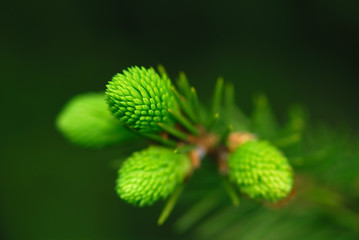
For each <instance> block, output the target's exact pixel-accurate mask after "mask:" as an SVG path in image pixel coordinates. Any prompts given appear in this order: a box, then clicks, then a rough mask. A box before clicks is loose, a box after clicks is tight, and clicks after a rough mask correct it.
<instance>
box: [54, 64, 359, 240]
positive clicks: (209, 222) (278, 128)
mask: <svg viewBox="0 0 359 240" xmlns="http://www.w3.org/2000/svg"><path fill="white" fill-rule="evenodd" d="M159 73H160V74H157V73H156V72H155V70H154V69H152V68H149V69H146V68H143V67H142V68H138V67H131V68H128V69H127V70H125V71H123V72H122V73H119V74H117V75H115V77H113V79H112V80H111V81H110V82H109V84H108V85H107V90H106V100H107V104H108V106H107V107H106V105H105V102H104V101H103V95H102V94H101V95H97V97H96V99H97V100H96V101H95V100H94V99H95V97H94V96H95V95H94V94H88V95H83V96H82V95H80V96H78V97H76V98H74V99H73V100H71V101H70V102H69V103H68V104H67V105H66V106H65V108H64V110H63V111H62V112H61V113H60V115H59V117H58V121H57V126H58V128H59V129H60V130H61V132H63V133H64V135H65V136H66V137H68V138H69V139H70V141H72V142H74V143H77V144H80V145H83V146H88V147H100V146H105V145H109V144H114V143H119V142H121V141H123V140H126V141H123V142H122V145H123V146H125V144H126V143H130V142H129V141H127V140H129V139H132V138H133V135H132V134H131V133H129V132H128V131H126V130H125V128H124V127H122V126H121V124H122V125H124V126H125V127H127V128H129V129H130V130H132V132H134V133H137V134H138V135H140V136H142V138H138V139H145V138H147V139H150V140H153V141H154V143H153V144H155V143H157V144H159V145H164V146H169V147H170V148H164V147H161V146H151V147H149V148H148V149H145V150H143V151H140V152H136V153H134V154H133V155H132V156H130V157H129V158H128V159H127V160H126V161H124V162H123V164H122V167H121V168H120V170H119V176H118V180H117V185H116V190H117V193H118V195H119V196H120V198H122V199H123V200H125V201H127V202H128V203H130V204H133V205H136V206H140V207H142V206H150V205H152V204H154V203H155V202H156V201H158V200H160V199H166V198H167V203H166V204H165V206H164V209H163V211H162V213H161V215H160V218H159V220H158V224H162V223H164V221H165V220H166V219H167V217H168V216H169V214H170V212H171V211H172V209H173V207H174V206H175V203H176V201H177V199H178V198H179V196H180V194H181V193H182V190H183V189H184V185H185V184H186V185H188V187H186V191H184V192H185V194H184V197H187V199H189V200H190V201H189V207H188V210H185V211H184V212H183V216H182V217H180V218H179V220H178V222H177V223H175V227H176V229H177V230H178V231H179V232H188V231H189V232H190V234H191V236H196V237H198V238H200V239H211V238H212V239H237V238H238V237H239V236H241V237H244V239H288V236H290V234H289V232H290V231H293V232H294V233H300V231H301V230H302V229H301V227H303V228H305V229H304V230H303V231H306V232H315V228H314V227H312V225H311V224H308V223H306V222H305V219H309V220H310V221H311V222H312V223H313V224H314V226H321V224H320V218H319V217H318V216H317V215H313V214H312V215H311V214H308V216H305V217H303V218H302V215H300V210H298V211H297V209H300V208H302V209H305V208H306V207H307V208H310V209H311V210H316V211H317V213H318V214H322V215H323V216H324V217H326V218H327V219H329V220H328V221H331V222H332V223H333V224H337V225H339V226H340V227H341V228H343V229H350V230H352V231H354V232H355V234H356V233H359V232H358V231H357V225H356V224H357V222H358V221H359V214H358V213H357V210H355V202H357V201H359V194H358V191H357V189H358V182H359V179H358V176H357V173H358V172H359V163H358V161H357V159H358V156H359V154H358V151H357V149H359V148H358V142H357V141H354V142H350V140H348V138H347V136H346V135H342V134H333V132H332V131H331V130H330V129H329V130H328V129H325V131H324V130H323V131H322V130H321V129H320V128H318V127H316V128H313V129H310V128H309V127H310V126H308V125H309V124H308V121H307V120H308V114H307V112H306V111H305V109H304V108H303V107H301V106H298V105H296V106H293V107H291V108H290V109H289V111H288V119H287V122H286V123H285V124H280V123H279V122H278V121H277V117H276V115H275V114H274V113H273V111H272V110H271V107H270V104H269V102H268V100H267V98H266V97H265V96H264V95H258V96H257V97H256V98H255V99H254V105H253V109H254V110H253V112H252V115H249V116H247V115H246V114H244V113H243V112H242V110H241V109H240V108H239V107H238V105H237V102H236V98H235V92H234V87H233V85H232V84H230V83H227V82H224V80H223V79H222V78H219V79H218V80H217V83H216V85H215V88H214V93H213V97H212V99H211V101H210V102H211V105H210V106H205V105H203V104H202V103H201V102H200V101H199V99H198V97H197V92H196V90H195V88H194V87H193V86H191V85H190V84H189V82H188V79H187V77H186V75H185V74H184V73H180V75H179V78H178V81H177V85H176V86H174V85H172V84H171V81H170V80H169V78H168V76H167V73H166V71H165V70H164V68H163V67H162V66H161V67H159ZM85 96H86V97H85ZM87 98H88V99H87ZM106 109H109V110H106ZM111 114H112V115H113V116H114V117H115V118H117V119H114V118H112V117H111ZM355 144H356V145H355ZM349 145H355V146H356V148H350V149H349V148H348V146H349ZM232 147H233V148H232ZM126 149H127V148H126ZM344 161H345V163H346V164H344ZM347 163H348V164H347ZM291 166H293V168H292V167H291ZM293 169H295V171H296V174H295V176H296V182H295V183H294V179H293V176H294V172H293ZM203 171H204V172H205V174H203ZM218 172H219V173H220V174H218ZM314 175H315V180H313V179H314V177H313V176H314ZM184 179H186V181H185V182H184ZM187 180H188V181H187ZM196 181H199V182H201V181H202V183H203V184H200V185H198V184H197V183H196ZM187 182H189V184H187ZM328 186H331V187H328ZM191 187H192V188H193V189H192V190H191ZM188 188H189V189H190V190H188ZM337 189H340V190H343V191H344V190H345V192H346V194H345V196H341V193H340V191H338V190H337ZM238 190H239V192H241V193H244V194H245V195H247V196H248V197H249V198H250V199H256V200H265V201H263V202H262V203H263V204H264V206H260V205H258V203H256V202H254V201H253V202H251V201H249V200H248V199H246V198H243V199H242V198H241V200H239V196H238ZM191 191H192V192H191ZM295 192H298V196H297V200H294V202H293V203H292V205H290V206H289V207H288V208H286V209H285V210H279V211H276V212H275V211H274V210H268V209H267V208H266V207H265V206H270V207H278V206H281V205H282V204H285V203H286V202H287V201H289V200H291V199H292V197H293V196H292V194H294V193H295ZM225 193H227V195H228V196H227V195H226V194H225ZM192 196H197V198H193V197H192ZM199 196H202V197H203V196H204V197H203V199H202V200H201V199H200V200H198V197H199ZM228 197H229V199H231V200H232V203H233V205H235V206H236V205H239V202H240V207H239V208H237V209H234V208H233V207H228ZM348 199H349V200H348ZM184 202H185V200H184ZM195 202H196V203H195ZM194 203H195V204H194ZM192 205H193V206H192ZM308 206H309V207H308ZM216 209H218V211H215V210H216ZM296 217H298V218H299V219H300V220H299V221H298V227H296V225H295V224H294V223H296ZM287 219H288V221H286V220H287ZM194 226H196V228H194ZM243 226H244V227H243ZM323 226H324V225H323ZM192 228H194V229H195V231H192V232H191V229H192ZM286 229H287V232H285V230H286ZM269 230H271V233H272V234H275V237H274V238H273V236H272V237H271V236H270V235H266V233H267V232H268V231H269ZM279 233H283V237H282V238H281V237H278V234H279ZM341 233H342V234H337V235H332V232H331V231H325V229H324V228H320V231H319V232H318V234H317V235H313V236H314V237H313V238H312V239H315V236H327V237H328V239H335V238H336V237H338V238H340V237H343V236H348V238H347V239H355V237H354V238H352V237H353V236H356V235H355V234H354V235H353V234H349V235H345V231H344V230H343V231H342V232H341ZM276 234H277V235H276ZM299 239H300V238H299Z"/></svg>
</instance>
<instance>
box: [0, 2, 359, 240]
mask: <svg viewBox="0 0 359 240" xmlns="http://www.w3.org/2000/svg"><path fill="white" fill-rule="evenodd" d="M0 12H1V14H0V20H1V23H2V27H1V37H0V48H1V51H0V54H1V55H0V68H1V73H0V74H1V88H0V99H1V104H2V113H3V114H2V116H1V121H2V124H1V126H2V130H1V145H0V239H6V240H8V239H14V240H15V239H37V240H39V239H54V240H65V239H66V240H72V239H73V240H80V239H86V240H97V239H98V240H100V239H101V240H106V239H108V240H113V239H182V238H186V239H191V238H193V239H208V238H210V237H213V236H217V237H215V239H231V237H232V238H233V239H264V238H262V237H263V236H262V237H261V235H258V232H257V233H256V232H255V231H249V230H248V232H246V231H244V232H243V234H244V235H245V236H244V235H243V236H244V237H243V238H239V237H238V238H235V237H234V236H240V235H236V234H235V233H236V232H235V229H237V228H238V229H242V230H241V231H243V228H242V226H246V227H248V229H251V228H250V226H252V228H253V229H254V226H256V225H257V224H258V226H261V224H260V223H257V222H256V221H254V220H253V223H247V225H245V222H243V224H241V222H240V221H243V218H238V219H239V220H238V221H239V222H236V223H233V224H232V225H230V224H229V223H228V224H229V225H228V226H225V225H224V226H222V227H218V229H217V230H218V231H217V232H215V233H213V235H210V236H208V232H207V231H206V229H214V227H215V226H218V223H219V222H222V223H223V221H221V220H220V219H221V218H217V221H216V218H214V220H213V219H210V218H211V215H209V216H208V218H209V219H210V220H211V221H212V225H211V224H210V223H211V222H210V223H208V221H209V220H207V225H206V224H204V225H203V224H202V225H199V227H198V228H197V230H196V227H193V228H192V230H191V231H190V230H188V231H186V233H178V231H176V230H175V229H173V227H172V225H173V224H172V223H173V222H174V221H175V220H176V218H177V217H178V216H180V215H181V213H182V211H185V209H187V208H188V207H189V206H191V205H193V202H192V203H191V202H190V201H188V204H187V205H186V201H185V200H184V204H183V205H180V206H178V208H177V209H176V210H175V212H174V214H173V215H172V216H171V217H170V219H169V222H168V223H166V224H165V225H164V226H162V227H157V226H156V218H157V216H158V214H159V212H160V210H161V204H158V205H156V206H154V207H152V208H144V209H138V208H134V207H131V206H128V205H127V204H126V203H124V202H123V201H122V200H120V199H119V198H118V197H117V196H116V194H115V191H114V185H115V179H116V172H117V170H116V168H114V167H113V165H114V163H113V162H112V161H113V160H114V159H117V158H121V154H120V152H121V151H120V150H119V149H116V148H111V149H108V150H101V151H95V150H86V149H81V148H78V147H76V146H73V145H71V144H70V143H68V142H67V141H66V140H65V139H64V138H63V137H62V136H61V135H60V134H59V133H58V132H57V130H56V129H55V127H54V121H55V118H56V115H57V114H58V113H59V111H60V110H61V108H62V106H63V105H64V104H65V103H66V101H67V100H68V99H70V98H71V97H72V96H74V95H76V94H79V93H84V92H89V91H102V90H104V89H105V84H106V83H107V82H108V81H109V80H110V79H111V77H112V76H113V75H114V74H115V73H117V72H120V71H122V70H123V69H124V68H127V67H129V66H132V65H139V66H142V65H143V66H146V67H149V66H157V64H163V65H164V66H165V67H166V69H167V71H168V73H169V75H170V76H171V77H172V78H173V79H175V78H176V76H177V74H178V72H179V71H185V72H186V74H187V76H188V78H189V80H190V82H191V83H192V84H193V85H194V86H195V87H196V88H197V90H198V92H199V96H200V98H202V99H203V100H205V101H206V100H208V98H209V94H210V93H211V91H212V86H213V84H214V83H215V80H216V78H217V77H218V76H222V77H224V79H225V80H226V81H231V82H233V83H234V85H235V87H236V91H237V101H238V103H239V105H240V106H241V107H242V108H243V110H244V111H245V112H247V113H250V110H251V104H252V96H253V94H255V93H257V92H258V91H261V92H264V93H266V94H267V96H268V98H269V100H270V102H271V104H272V106H273V109H274V111H275V112H276V113H277V114H278V116H279V118H282V117H283V116H285V112H286V109H287V107H288V106H289V105H290V104H291V103H301V104H303V105H305V106H306V107H307V108H308V110H309V112H310V118H311V121H312V122H315V123H318V124H321V123H325V124H328V125H330V126H332V127H333V129H334V128H340V129H345V130H346V132H348V133H349V134H350V135H351V137H352V138H353V139H358V138H357V137H358V135H357V133H358V125H357V123H358V121H359V113H358V112H359V111H358V106H357V104H358V102H359V101H358V90H359V88H358V79H359V67H358V56H359V46H358V43H359V2H358V1H324V0H314V1H303V0H302V1H280V0H277V1H267V2H264V1H263V2H261V1H225V0H223V1H208V2H200V1H197V2H196V1H180V2H172V1H155V2H151V1H114V0H103V1H81V0H77V1H69V0H64V1H41V0H40V1H21V0H20V1H11V2H10V1H9V2H7V3H5V5H4V4H3V6H2V8H1V10H0ZM334 141H335V138H334ZM356 142H357V141H356ZM348 144H350V143H348ZM356 160H358V159H356ZM341 164H344V165H345V162H342V163H341ZM318 174H320V172H319V173H318ZM335 174H336V173H335V172H333V178H334V179H335ZM313 177H314V178H315V177H316V176H313ZM334 181H335V180H334ZM358 182H359V181H358ZM328 185H329V186H330V183H329V184H328ZM358 185H359V184H358ZM356 189H358V188H356ZM343 191H344V190H343ZM339 192H340V191H339ZM198 195H201V194H198ZM357 195H358V194H357ZM205 196H206V195H202V196H200V197H205ZM226 204H227V205H226ZM246 204H247V205H248V204H249V205H250V206H249V207H248V206H247V207H246V208H245V209H247V213H248V214H249V213H250V211H249V210H248V209H252V210H253V211H257V208H258V206H257V205H256V204H254V203H246V202H244V206H246ZM251 204H252V205H253V206H252V205H251ZM224 205H225V206H224V207H226V209H225V210H223V211H227V213H231V212H233V211H236V213H238V216H241V214H245V213H244V212H241V207H239V208H238V209H236V210H233V209H232V208H230V202H229V201H227V202H226V203H224ZM289 208H290V207H289ZM292 208H295V206H294V207H292ZM352 208H353V209H356V210H358V206H357V204H352ZM252 210H251V211H252ZM223 211H222V210H221V211H220V212H219V213H218V214H220V213H223ZM279 211H282V212H281V216H283V215H286V217H283V218H278V217H276V213H277V212H276V211H272V210H267V209H264V210H263V211H262V212H261V213H260V214H262V215H258V216H257V218H258V219H259V220H258V221H261V220H260V219H262V220H263V219H264V220H263V221H264V222H266V223H268V221H272V223H273V224H274V222H275V221H277V222H283V221H286V220H288V222H289V223H290V221H292V222H295V221H298V222H300V221H302V222H303V224H304V223H306V224H308V225H310V224H311V223H312V222H313V221H314V220H313V219H315V221H316V223H317V222H318V221H319V222H320V224H321V227H320V228H319V227H318V228H317V229H321V230H323V231H324V230H326V229H327V230H328V229H330V231H331V232H330V233H332V232H334V233H338V234H339V235H338V236H346V238H341V239H357V238H356V237H358V232H355V231H354V230H353V229H355V226H358V225H355V223H357V222H355V221H356V220H358V219H359V218H357V215H355V214H354V213H349V216H352V217H353V218H351V220H348V218H346V217H345V216H344V217H343V218H340V219H341V220H340V221H341V222H339V223H338V222H332V221H331V220H330V218H326V215H325V214H324V215H323V214H318V215H315V216H313V215H310V216H306V215H305V214H304V212H305V211H306V210H305V209H304V210H303V212H301V211H299V213H297V215H295V216H296V217H297V218H293V214H290V211H289V210H287V209H285V210H279ZM343 211H344V210H343ZM345 211H347V210H345ZM345 211H344V212H345ZM348 211H349V210H348ZM288 212H289V213H288ZM357 212H358V211H357ZM302 213H303V214H302ZM333 214H334V215H332V217H331V218H336V217H335V216H336V215H335V214H336V213H333ZM340 214H341V213H340ZM353 214H354V215H353ZM224 215H226V214H224ZM227 215H228V214H227ZM250 215H251V214H249V216H250ZM213 216H214V215H213ZM216 216H217V215H216ZM333 216H334V217H333ZM217 217H218V216H217ZM245 217H247V216H245ZM273 218H275V219H274V220H273ZM353 219H354V220H353ZM317 220H318V221H317ZM183 221H184V220H183ZM263 221H262V222H263ZM348 221H354V223H353V222H350V223H349V225H350V226H354V227H351V228H350V227H349V228H347V226H348V224H346V223H347V222H348ZM343 222H344V224H343ZM205 223H206V222H205ZM248 224H249V226H248ZM250 224H252V225H250ZM353 224H354V225H353ZM236 226H237V227H236ZM265 226H267V229H266V230H262V232H261V234H263V235H265V236H269V237H268V239H279V238H278V236H280V235H281V234H284V232H285V231H284V230H285V229H287V228H286V227H285V226H283V227H282V228H281V229H277V232H271V231H270V229H273V227H272V225H265ZM274 226H279V225H274ZM299 226H300V228H297V229H296V231H297V232H296V233H293V234H297V235H298V234H299V235H300V233H302V234H303V236H305V237H307V236H309V235H310V234H311V233H313V231H312V230H309V227H308V226H307V225H305V224H304V225H303V226H302V225H300V224H299ZM229 227H230V229H227V228H229ZM307 227H308V228H307ZM198 229H199V230H198ZM301 229H302V230H301ZM306 229H307V230H306ZM358 229H359V227H358ZM273 231H274V230H273ZM202 233H203V234H202ZM222 233H223V234H224V235H223V236H227V238H220V237H219V236H221V235H215V234H222ZM306 233H307V235H306ZM324 233H328V232H325V231H324ZM324 233H323V234H324ZM206 234H207V235H206ZM231 234H232V235H231ZM256 234H257V235H256ZM277 234H278V235H277ZM285 234H287V235H285ZM285 234H284V235H283V236H288V238H285V237H284V238H283V239H289V237H293V235H292V234H291V232H290V231H286V232H285ZM313 234H314V233H313ZM315 234H317V235H315V236H312V239H322V238H321V237H320V236H322V235H320V233H317V232H315ZM340 234H344V235H340ZM324 235H325V234H324ZM324 235H323V236H324ZM332 236H337V235H335V234H334V235H332ZM281 239H282V238H281ZM337 239H339V238H337Z"/></svg>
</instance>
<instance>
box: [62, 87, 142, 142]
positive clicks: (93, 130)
mask: <svg viewBox="0 0 359 240" xmlns="http://www.w3.org/2000/svg"><path fill="white" fill-rule="evenodd" d="M56 126H57V128H58V129H59V130H60V131H61V133H62V134H63V135H64V136H65V137H66V138H67V139H69V140H70V141H71V142H73V143H74V144H77V145H79V146H82V147H92V148H100V147H104V146H107V145H112V144H116V143H122V142H124V141H126V140H131V139H134V138H135V137H136V136H135V135H134V134H133V133H131V132H129V131H128V130H127V129H125V128H124V127H122V126H121V124H120V122H119V121H118V120H117V119H115V118H114V117H113V116H112V115H111V113H110V112H109V111H108V110H107V105H106V102H105V94H104V93H85V94H80V95H78V96H76V97H74V98H73V99H71V100H70V101H69V102H68V103H67V104H66V105H65V106H64V108H63V109H62V111H61V113H60V114H59V115H58V117H57V120H56Z"/></svg>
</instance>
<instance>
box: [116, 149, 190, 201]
mask: <svg viewBox="0 0 359 240" xmlns="http://www.w3.org/2000/svg"><path fill="white" fill-rule="evenodd" d="M189 169H190V160H189V157H188V156H187V155H185V154H176V153H174V151H173V150H172V149H168V148H164V147H158V146H151V147H149V148H147V149H145V150H142V151H140V152H135V153H134V154H133V155H132V156H131V157H129V158H128V159H127V160H126V161H125V162H124V163H123V165H122V167H121V168H120V170H119V177H118V179H117V186H116V191H117V193H118V195H119V196H120V198H122V199H123V200H125V201H127V202H128V203H131V204H134V205H137V206H140V207H142V206H146V205H147V206H148V205H152V204H153V203H154V202H156V201H157V200H159V199H164V198H166V197H167V196H168V195H169V194H171V193H172V192H173V191H174V189H175V188H176V186H178V184H180V183H181V182H182V181H183V180H184V178H185V176H186V174H187V173H188V171H189Z"/></svg>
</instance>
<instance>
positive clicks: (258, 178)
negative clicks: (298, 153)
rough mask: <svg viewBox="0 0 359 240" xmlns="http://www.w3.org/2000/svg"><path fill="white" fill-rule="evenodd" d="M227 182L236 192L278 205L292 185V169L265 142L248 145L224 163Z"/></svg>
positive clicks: (240, 148) (281, 156)
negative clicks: (232, 185)
mask: <svg viewBox="0 0 359 240" xmlns="http://www.w3.org/2000/svg"><path fill="white" fill-rule="evenodd" d="M228 170H229V172H228V173H229V178H230V180H232V181H233V182H234V183H235V184H236V185H237V187H238V188H239V190H240V191H241V192H243V193H245V194H247V195H248V196H249V197H251V198H254V199H259V200H268V201H278V200H280V199H282V198H285V197H286V196H288V194H289V193H290V191H291V189H292V185H293V173H292V168H291V166H290V165H289V163H288V161H287V159H286V157H285V156H284V155H283V154H282V153H281V152H280V151H279V150H278V149H277V148H275V147H274V146H272V145H270V144H269V143H268V142H265V141H248V142H245V143H243V144H242V145H240V146H239V147H238V148H237V149H236V150H235V151H234V152H233V153H232V154H231V155H230V156H229V159H228Z"/></svg>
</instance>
